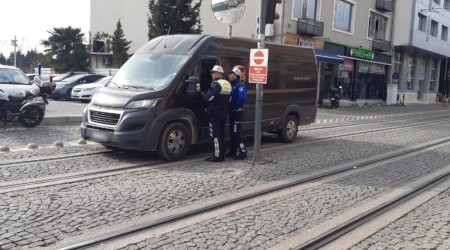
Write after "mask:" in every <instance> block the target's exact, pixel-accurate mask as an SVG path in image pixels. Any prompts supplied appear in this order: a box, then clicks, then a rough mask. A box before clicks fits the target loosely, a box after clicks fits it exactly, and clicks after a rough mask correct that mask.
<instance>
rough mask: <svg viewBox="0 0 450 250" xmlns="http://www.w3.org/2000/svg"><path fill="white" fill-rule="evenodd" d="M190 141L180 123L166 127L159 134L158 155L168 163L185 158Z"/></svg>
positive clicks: (186, 130) (184, 127)
mask: <svg viewBox="0 0 450 250" xmlns="http://www.w3.org/2000/svg"><path fill="white" fill-rule="evenodd" d="M190 144H191V141H190V135H189V132H188V129H187V128H186V126H185V125H184V124H182V123H179V122H176V123H171V124H169V125H167V126H166V127H165V128H164V130H163V131H162V133H161V137H160V140H159V144H158V149H157V152H158V155H159V156H160V157H161V158H164V159H166V160H168V161H176V160H180V159H182V158H183V157H184V156H186V154H187V152H188V151H189V147H190Z"/></svg>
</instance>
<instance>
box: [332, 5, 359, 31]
mask: <svg viewBox="0 0 450 250" xmlns="http://www.w3.org/2000/svg"><path fill="white" fill-rule="evenodd" d="M335 3H336V4H335V11H334V24H333V28H334V29H336V30H341V31H345V32H352V23H353V11H354V7H355V4H354V3H352V2H349V1H344V0H336V2H335Z"/></svg>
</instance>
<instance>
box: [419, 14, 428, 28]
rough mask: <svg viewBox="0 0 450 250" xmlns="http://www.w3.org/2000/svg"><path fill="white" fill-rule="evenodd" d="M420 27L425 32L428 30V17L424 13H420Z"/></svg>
mask: <svg viewBox="0 0 450 250" xmlns="http://www.w3.org/2000/svg"><path fill="white" fill-rule="evenodd" d="M418 29H419V30H420V31H423V32H427V17H426V16H425V15H424V14H421V13H419V27H418Z"/></svg>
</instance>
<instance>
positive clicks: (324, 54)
mask: <svg viewBox="0 0 450 250" xmlns="http://www.w3.org/2000/svg"><path fill="white" fill-rule="evenodd" d="M314 51H315V52H316V58H317V61H318V62H325V63H335V64H343V63H344V58H340V57H338V56H337V55H336V54H334V53H333V52H329V51H326V50H321V49H316V50H314Z"/></svg>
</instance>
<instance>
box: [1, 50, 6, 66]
mask: <svg viewBox="0 0 450 250" xmlns="http://www.w3.org/2000/svg"><path fill="white" fill-rule="evenodd" d="M0 64H6V57H5V56H4V55H3V53H0Z"/></svg>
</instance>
